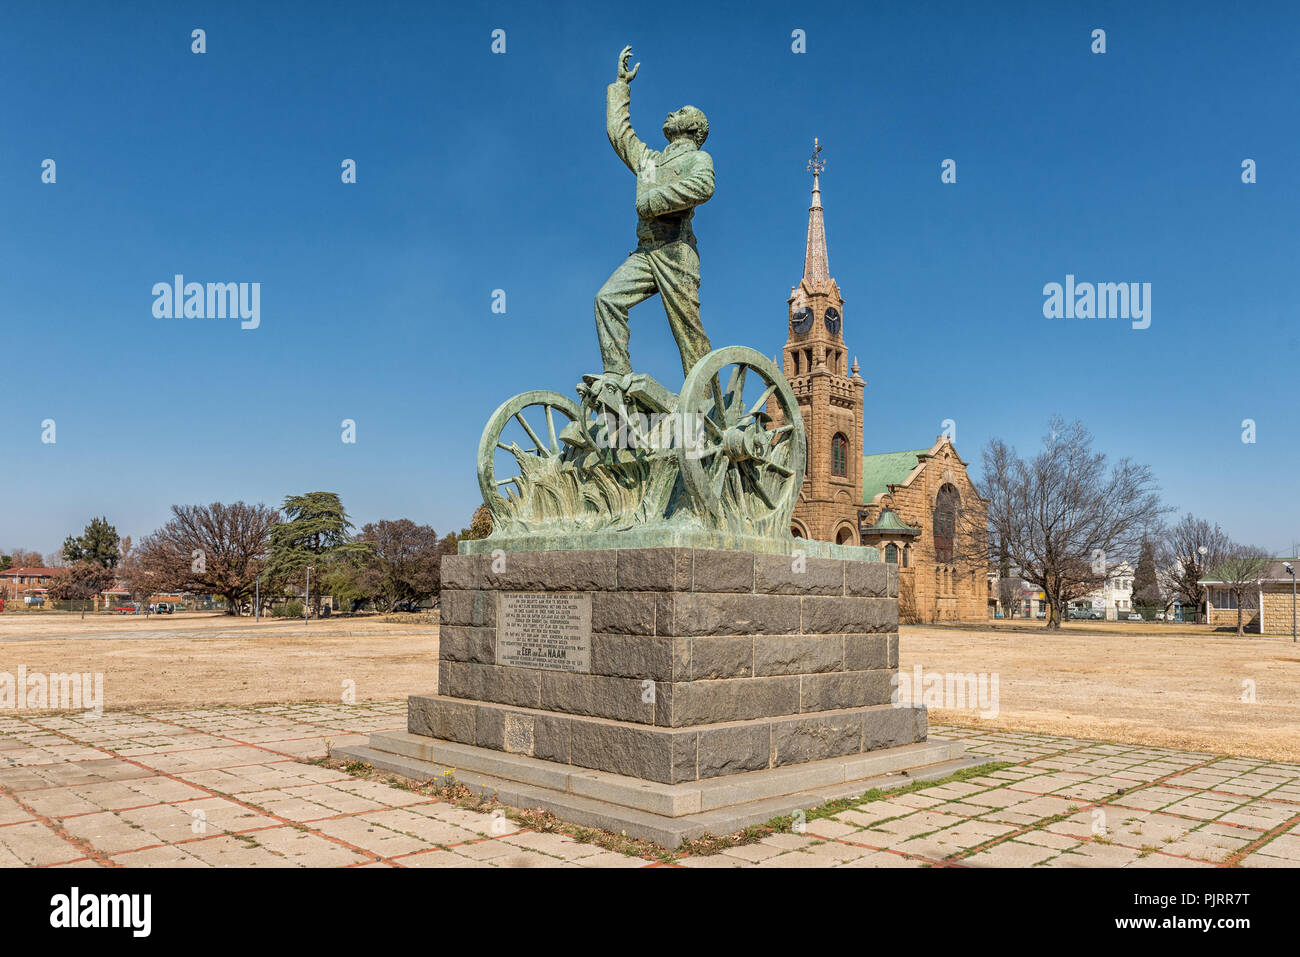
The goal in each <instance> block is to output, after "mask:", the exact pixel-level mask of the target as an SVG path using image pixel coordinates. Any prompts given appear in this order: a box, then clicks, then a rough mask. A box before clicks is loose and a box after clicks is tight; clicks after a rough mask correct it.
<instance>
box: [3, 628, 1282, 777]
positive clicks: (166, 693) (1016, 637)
mask: <svg viewBox="0 0 1300 957" xmlns="http://www.w3.org/2000/svg"><path fill="white" fill-rule="evenodd" d="M437 633H438V629H437V625H435V624H431V623H429V622H427V621H420V620H419V619H417V618H416V617H415V616H411V618H410V620H409V621H406V620H400V619H399V620H393V621H388V622H384V621H379V620H377V619H373V618H372V619H365V618H362V619H349V618H335V619H328V620H322V621H313V622H312V623H311V624H310V625H304V624H303V623H302V622H301V621H293V622H286V621H263V622H261V623H258V624H255V623H254V622H253V621H252V620H251V619H247V618H242V619H241V618H227V617H225V616H222V615H175V616H162V617H154V618H150V619H144V618H140V617H105V616H100V617H96V618H91V617H87V618H86V620H84V621H82V620H80V619H79V618H78V617H77V616H75V615H58V616H55V615H52V614H45V613H41V614H17V615H11V614H5V615H0V672H8V673H10V674H16V673H17V670H18V667H19V666H20V665H25V666H26V668H27V672H28V673H29V674H31V673H38V672H43V673H66V672H72V671H79V672H85V671H89V672H102V673H103V675H104V696H105V708H106V709H108V710H123V709H130V708H149V707H160V706H180V707H186V706H198V705H214V704H228V705H246V704H267V703H278V704H287V703H293V702H313V701H327V702H337V701H339V700H341V698H342V695H343V691H344V682H345V681H352V682H355V692H354V693H355V696H356V700H358V701H360V700H366V699H372V700H373V699H385V698H387V699H397V698H403V697H405V696H406V695H408V694H410V693H412V692H421V691H432V690H434V689H435V687H436V685H437V653H438V637H437ZM899 645H900V650H899V657H900V665H901V666H902V668H903V669H904V670H906V671H907V672H908V673H909V674H911V673H912V669H913V667H914V666H915V665H918V664H919V665H921V666H922V667H923V669H924V670H925V672H926V673H929V672H931V671H934V672H940V673H948V672H953V673H963V674H965V673H970V672H973V673H980V672H987V673H991V674H997V676H998V702H997V704H998V713H997V715H996V717H992V718H981V717H980V716H979V714H978V712H976V711H973V710H964V711H957V710H951V709H935V710H934V711H933V713H932V715H931V720H932V721H933V722H935V723H936V724H937V723H951V724H961V725H967V726H972V727H979V728H986V729H989V728H1002V729H1010V730H1017V731H1038V732H1043V733H1048V734H1063V735H1073V736H1077V737H1091V738H1101V739H1105V740H1115V741H1126V742H1132V743H1136V744H1151V745H1157V746H1161V747H1173V748H1185V749H1189V750H1196V751H1210V752H1215V753H1221V754H1223V753H1226V754H1239V755H1246V756H1255V757H1260V758H1266V759H1270V760H1284V761H1300V647H1298V646H1297V645H1294V644H1292V643H1291V642H1290V641H1289V640H1286V639H1279V638H1251V637H1247V638H1243V639H1238V638H1235V637H1231V636H1229V635H1223V634H1218V635H1216V634H1213V633H1212V632H1211V631H1210V630H1209V629H1208V628H1206V627H1204V626H1199V627H1198V626H1194V625H1163V624H1133V625H1128V624H1126V623H1113V622H1078V623H1072V624H1071V625H1069V626H1068V627H1067V628H1066V629H1065V630H1063V631H1061V632H1058V633H1054V634H1053V633H1048V632H1046V631H1044V630H1043V629H1042V627H1041V625H1038V626H1034V625H1030V626H1029V627H1027V628H1025V627H1014V626H1013V627H1010V628H1002V627H999V628H997V629H991V628H949V627H937V626H904V627H903V628H902V630H901V637H900V642H899ZM1247 681H1250V682H1253V683H1254V691H1255V698H1256V700H1255V702H1254V703H1249V702H1244V701H1242V694H1243V683H1244V682H1247Z"/></svg>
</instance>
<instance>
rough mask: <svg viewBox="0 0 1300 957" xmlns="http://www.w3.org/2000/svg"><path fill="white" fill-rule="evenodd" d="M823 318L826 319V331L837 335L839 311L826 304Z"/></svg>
mask: <svg viewBox="0 0 1300 957" xmlns="http://www.w3.org/2000/svg"><path fill="white" fill-rule="evenodd" d="M823 318H824V319H825V321H826V331H827V332H829V333H830V334H831V335H833V336H834V335H838V334H839V331H840V311H839V310H838V309H836V308H835V307H834V306H827V307H826V313H825V315H824V316H823Z"/></svg>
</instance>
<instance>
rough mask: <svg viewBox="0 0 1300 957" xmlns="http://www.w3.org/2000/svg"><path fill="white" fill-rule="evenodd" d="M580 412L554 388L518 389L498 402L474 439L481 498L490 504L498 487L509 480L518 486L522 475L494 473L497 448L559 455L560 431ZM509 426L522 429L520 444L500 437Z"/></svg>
mask: <svg viewBox="0 0 1300 957" xmlns="http://www.w3.org/2000/svg"><path fill="white" fill-rule="evenodd" d="M581 415H582V412H581V410H580V408H579V407H578V403H576V402H574V401H573V400H572V399H570V398H569V397H568V396H564V395H561V394H560V393H558V392H547V391H544V390H538V391H535V392H522V393H520V394H519V395H517V396H515V397H514V398H511V399H507V400H506V401H505V402H503V403H501V405H500V406H499V407H498V408H497V410H496V411H495V412H493V413H492V417H491V418H490V419H488V423H487V427H486V428H484V429H483V437H482V438H481V439H479V443H478V487H479V491H481V492H482V493H483V501H484V502H485V503H486V504H487V505H488V506H489V507H490V506H492V505H493V504H494V503H496V502H498V501H501V500H502V499H503V498H504V497H505V496H503V495H502V489H503V488H505V487H506V486H509V485H511V484H513V485H514V486H515V488H516V489H517V490H518V489H519V488H520V486H519V480H520V478H521V477H522V476H521V474H520V473H519V472H515V473H514V474H512V475H510V476H508V477H504V478H498V477H497V472H496V454H497V452H498V451H499V450H503V451H506V452H510V453H511V454H513V455H515V456H516V458H518V455H519V453H520V452H523V453H526V454H532V455H535V456H537V457H538V458H541V459H559V458H560V457H561V456H563V454H564V451H565V448H566V446H565V445H564V444H563V443H562V442H561V441H560V432H562V431H563V429H564V427H565V426H566V425H568V424H569V423H570V422H576V421H577V420H578V419H579V418H580V417H581ZM511 426H518V427H519V429H520V430H522V436H521V438H522V439H523V444H520V443H519V442H518V441H516V442H514V443H512V444H511V445H507V444H506V443H505V442H504V441H502V438H503V436H504V434H505V432H506V430H507V428H510V427H511Z"/></svg>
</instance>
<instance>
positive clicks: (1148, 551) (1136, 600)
mask: <svg viewBox="0 0 1300 957" xmlns="http://www.w3.org/2000/svg"><path fill="white" fill-rule="evenodd" d="M1164 604H1165V601H1164V596H1163V595H1162V594H1161V593H1160V582H1159V581H1158V580H1157V579H1156V549H1155V545H1153V544H1152V543H1151V541H1150V540H1149V539H1143V541H1142V550H1141V552H1140V553H1139V555H1138V564H1137V570H1136V571H1135V572H1134V573H1133V605H1134V607H1139V608H1148V609H1159V610H1161V611H1163V610H1164ZM1152 614H1154V612H1152ZM1144 617H1149V615H1148V616H1144Z"/></svg>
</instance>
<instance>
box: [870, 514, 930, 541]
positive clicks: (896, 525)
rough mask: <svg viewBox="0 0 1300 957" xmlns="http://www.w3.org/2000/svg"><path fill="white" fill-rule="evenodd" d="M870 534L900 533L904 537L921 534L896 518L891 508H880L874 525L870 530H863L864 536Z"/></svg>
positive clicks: (918, 530) (896, 515)
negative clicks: (878, 516)
mask: <svg viewBox="0 0 1300 957" xmlns="http://www.w3.org/2000/svg"><path fill="white" fill-rule="evenodd" d="M872 532H881V533H886V534H888V533H893V534H899V533H901V534H904V535H920V534H921V530H920V529H919V528H913V527H912V526H911V525H908V524H907V523H906V522H904V521H903V520H902V519H901V518H899V517H898V513H897V512H895V511H894V510H893V509H892V508H882V509H881V510H880V518H878V519H876V524H874V525H872V526H871V527H870V528H867V529H863V534H864V535H869V534H871V533H872Z"/></svg>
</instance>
